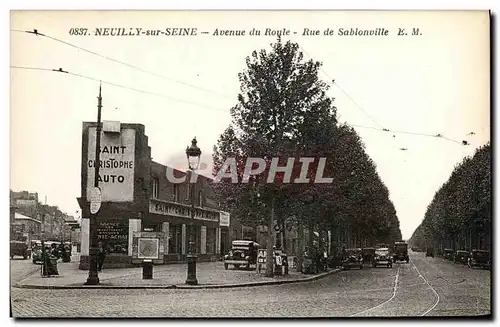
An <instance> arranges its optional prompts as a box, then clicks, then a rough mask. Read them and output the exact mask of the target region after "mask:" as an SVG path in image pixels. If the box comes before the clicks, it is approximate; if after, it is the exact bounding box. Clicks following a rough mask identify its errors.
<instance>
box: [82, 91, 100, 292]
mask: <svg viewBox="0 0 500 327" xmlns="http://www.w3.org/2000/svg"><path fill="white" fill-rule="evenodd" d="M101 109H102V97H101V85H99V96H98V97H97V128H96V142H95V162H94V167H95V174H94V187H95V188H98V187H99V168H100V158H99V155H100V150H101ZM98 213H99V212H96V213H95V214H92V213H91V214H90V219H89V220H90V221H89V222H90V226H89V230H90V251H89V276H88V278H87V282H86V283H85V284H86V285H98V284H99V275H98V272H97V216H98Z"/></svg>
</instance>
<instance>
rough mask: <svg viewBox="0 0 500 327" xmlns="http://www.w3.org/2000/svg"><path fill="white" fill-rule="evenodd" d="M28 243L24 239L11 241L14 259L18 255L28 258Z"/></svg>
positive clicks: (11, 252) (11, 254)
mask: <svg viewBox="0 0 500 327" xmlns="http://www.w3.org/2000/svg"><path fill="white" fill-rule="evenodd" d="M29 252H30V251H29V249H28V244H26V242H23V241H14V240H13V241H10V257H11V259H14V256H16V255H18V256H21V257H23V258H24V259H27V258H28V257H29V254H30V253H29Z"/></svg>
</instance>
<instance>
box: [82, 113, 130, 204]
mask: <svg viewBox="0 0 500 327" xmlns="http://www.w3.org/2000/svg"><path fill="white" fill-rule="evenodd" d="M116 123H117V124H119V123H118V122H116ZM105 126H106V125H105ZM118 131H119V132H117V130H116V128H113V129H106V128H104V130H103V131H102V132H101V133H102V134H101V146H100V154H99V161H100V169H99V188H100V189H101V200H102V202H131V201H133V200H134V168H135V162H134V158H135V130H134V129H121V130H120V129H118ZM88 144H89V146H88V152H87V153H88V160H87V163H86V166H87V198H88V199H90V198H91V196H92V194H91V193H92V186H93V185H94V174H95V146H96V128H95V127H90V128H89V142H88Z"/></svg>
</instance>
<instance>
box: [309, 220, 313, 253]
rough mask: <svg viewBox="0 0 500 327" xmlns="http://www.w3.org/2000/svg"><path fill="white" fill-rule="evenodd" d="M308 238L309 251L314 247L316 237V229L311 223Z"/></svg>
mask: <svg viewBox="0 0 500 327" xmlns="http://www.w3.org/2000/svg"><path fill="white" fill-rule="evenodd" d="M308 236H309V237H308V240H307V247H308V248H309V251H310V250H311V249H312V247H313V237H314V229H313V224H312V223H309V235H308Z"/></svg>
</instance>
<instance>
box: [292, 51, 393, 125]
mask: <svg viewBox="0 0 500 327" xmlns="http://www.w3.org/2000/svg"><path fill="white" fill-rule="evenodd" d="M299 47H300V49H301V50H302V51H303V52H304V53H305V54H306V55H307V56H308V57H309V58H310V59H311V60H314V59H313V57H312V56H311V55H310V54H309V52H307V51H306V49H304V48H303V47H302V46H299ZM320 70H321V72H322V73H323V74H324V75H325V76H326V77H327V78H328V81H329V83H330V84H332V85H334V86H336V87H337V88H338V89H339V90H340V91H342V93H344V94H345V95H346V96H347V97H348V98H349V100H351V102H352V103H354V105H355V106H356V107H357V108H358V109H359V110H361V111H362V112H363V113H364V114H365V115H366V116H367V117H368V118H370V119H371V121H373V122H374V123H375V124H376V125H378V126H380V127H381V128H384V126H383V125H382V124H380V123H379V122H378V121H377V120H376V119H375V118H373V117H372V116H371V115H370V114H368V112H366V111H365V110H364V109H363V108H362V107H361V106H360V105H359V104H358V103H357V102H356V101H354V99H353V98H351V96H350V95H349V94H347V92H346V91H344V89H343V88H341V87H340V85H338V83H336V82H335V80H334V79H332V78H331V77H330V75H328V73H327V72H326V71H325V70H324V69H323V67H320Z"/></svg>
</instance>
